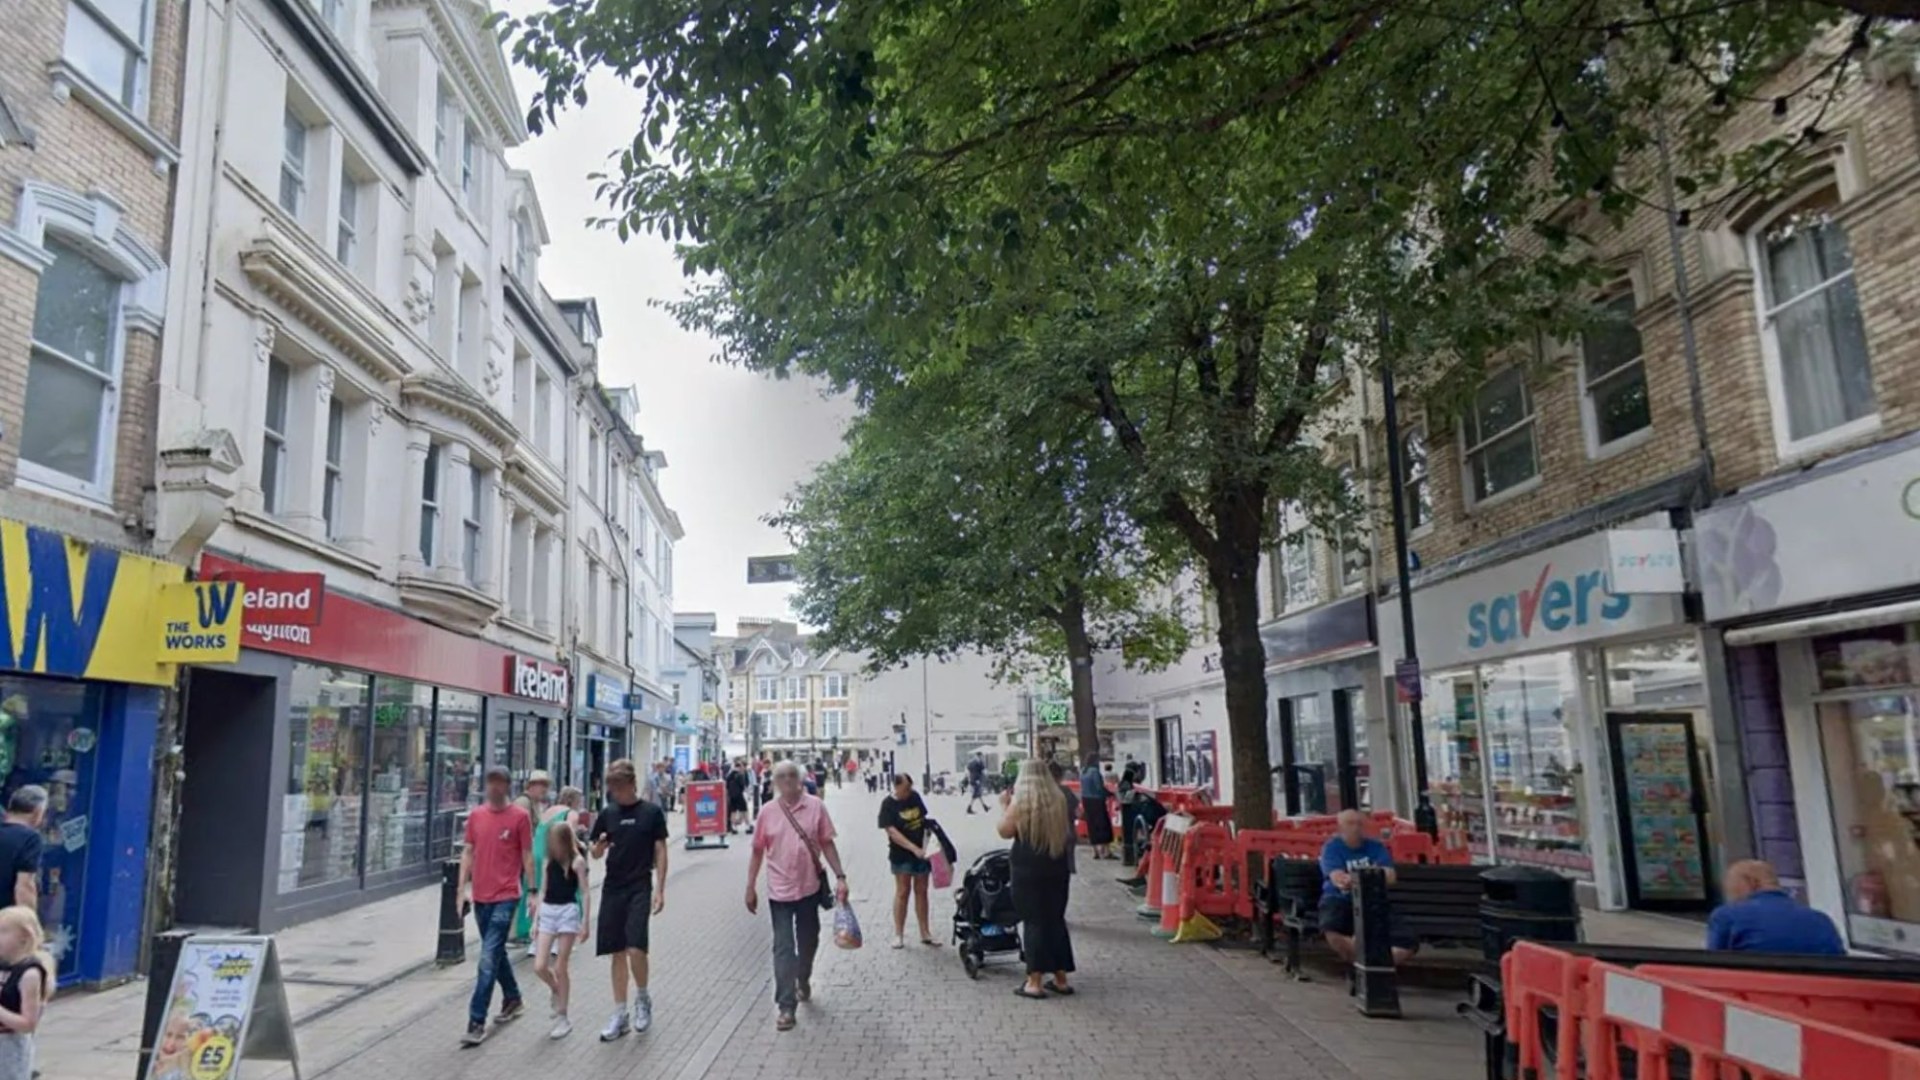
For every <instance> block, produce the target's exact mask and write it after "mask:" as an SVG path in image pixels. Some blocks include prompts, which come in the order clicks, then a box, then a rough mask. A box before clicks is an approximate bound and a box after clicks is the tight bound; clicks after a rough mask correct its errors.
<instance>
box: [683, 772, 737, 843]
mask: <svg viewBox="0 0 1920 1080" xmlns="http://www.w3.org/2000/svg"><path fill="white" fill-rule="evenodd" d="M725 835H727V785H726V784H724V783H722V782H720V781H718V780H694V781H691V782H689V783H688V784H687V838H688V839H689V840H691V839H692V838H694V837H696V836H725Z"/></svg>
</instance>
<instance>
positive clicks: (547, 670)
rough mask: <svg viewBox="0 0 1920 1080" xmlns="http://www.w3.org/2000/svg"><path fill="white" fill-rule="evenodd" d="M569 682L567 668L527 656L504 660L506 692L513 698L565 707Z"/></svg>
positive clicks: (569, 677) (570, 683) (570, 681)
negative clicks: (505, 663) (505, 665)
mask: <svg viewBox="0 0 1920 1080" xmlns="http://www.w3.org/2000/svg"><path fill="white" fill-rule="evenodd" d="M572 683H573V680H572V678H571V676H569V675H568V674H567V669H566V668H563V667H561V666H560V665H558V664H548V663H544V662H542V661H539V660H535V659H534V658H533V657H531V656H509V657H507V693H509V694H512V695H513V696H515V697H523V698H528V699H530V700H533V701H539V702H544V703H546V704H548V705H560V706H565V705H566V703H567V700H568V693H569V692H570V690H571V689H572ZM589 685H591V681H589Z"/></svg>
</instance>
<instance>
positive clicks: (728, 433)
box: [506, 0, 852, 631]
mask: <svg viewBox="0 0 1920 1080" xmlns="http://www.w3.org/2000/svg"><path fill="white" fill-rule="evenodd" d="M536 5H537V0H513V2H511V3H508V4H507V5H506V7H507V9H508V10H509V11H510V12H514V13H520V12H524V11H528V10H531V9H533V8H534V7H535V6H536ZM514 74H515V79H516V81H517V85H518V88H519V90H520V100H521V101H522V102H523V103H524V102H527V101H530V100H531V98H532V92H533V89H534V86H535V82H534V80H533V78H532V76H530V75H529V74H528V73H527V72H525V71H521V70H518V69H516V70H515V73H514ZM589 89H590V91H591V96H590V98H589V101H588V105H587V107H586V108H585V109H576V110H573V111H571V112H568V113H566V114H563V115H562V117H561V119H560V123H559V124H558V125H557V126H556V127H554V128H552V129H550V130H549V131H548V132H547V133H546V134H544V135H540V136H537V137H536V138H534V139H533V140H532V141H530V142H529V143H528V144H527V145H525V146H522V147H520V148H519V149H517V150H514V151H511V152H510V153H509V154H508V158H509V160H510V162H511V163H512V165H513V166H514V167H516V168H522V169H526V170H528V171H529V172H531V173H532V174H533V177H534V182H535V184H536V185H537V187H538V188H539V192H540V204H541V208H542V210H543V211H544V212H545V215H546V219H547V225H548V227H549V229H550V230H551V231H552V234H553V242H552V243H551V244H550V245H549V246H548V247H547V249H546V250H545V251H544V252H543V254H542V257H541V261H540V276H541V279H542V281H543V282H544V283H545V285H546V287H547V290H548V291H549V292H551V293H553V295H555V296H558V297H574V296H593V297H596V298H598V300H599V302H600V317H601V323H602V329H603V331H604V336H603V337H602V338H601V341H600V366H601V379H602V381H604V382H606V383H607V384H608V385H609V386H622V385H627V384H632V385H634V386H636V387H638V388H639V398H640V417H639V424H638V427H639V430H640V434H641V435H642V436H643V437H645V439H646V441H647V445H648V446H649V447H651V448H654V449H658V450H662V451H664V452H665V453H666V455H667V460H668V463H669V468H668V469H667V471H666V473H665V474H664V476H663V477H662V488H663V492H664V494H665V495H666V498H667V501H668V503H669V504H670V505H671V506H673V508H674V509H675V510H676V511H678V512H679V514H680V521H681V524H683V525H684V526H685V527H686V530H687V536H686V539H685V540H684V541H682V542H681V544H680V546H679V549H678V550H677V552H676V554H675V567H674V569H675V580H674V606H675V607H677V608H678V609H679V610H681V611H714V612H717V613H718V614H719V616H720V624H721V628H722V630H723V631H726V630H730V629H731V626H732V623H733V620H734V619H735V618H737V617H739V616H741V615H776V616H783V615H785V614H786V612H787V598H788V596H789V595H790V592H791V590H790V589H788V588H787V587H785V586H770V585H748V584H747V583H746V579H747V567H746V563H747V557H748V556H750V555H772V554H779V553H781V552H782V551H784V550H785V548H786V540H785V537H783V536H781V535H780V534H779V533H778V532H776V531H775V530H773V529H770V528H768V527H767V526H766V525H765V524H764V523H763V522H762V521H761V518H762V516H763V515H766V514H768V513H772V512H774V511H776V510H778V509H779V508H780V505H781V502H782V500H783V498H784V497H785V495H786V494H787V492H788V491H790V490H791V489H792V488H793V486H794V484H796V483H798V482H799V481H800V480H802V479H804V478H805V477H806V476H807V475H808V474H809V473H810V472H811V471H812V469H813V467H814V465H816V464H818V463H819V462H821V461H824V460H826V459H827V458H830V457H832V456H833V455H834V453H836V452H837V451H838V449H839V445H840V443H839V439H840V433H841V431H842V430H843V428H844V426H845V424H846V420H847V418H848V417H849V416H850V415H851V414H852V406H851V405H850V404H849V403H848V402H847V401H845V400H844V399H826V398H824V397H823V396H822V391H821V388H820V387H819V386H818V385H816V384H813V383H811V382H807V381H804V380H789V381H781V380H775V379H770V378H766V377H764V376H761V375H756V374H754V373H752V372H749V371H746V370H744V369H741V368H735V367H729V366H725V365H722V364H719V363H717V362H715V361H714V359H713V356H714V353H715V351H716V350H715V348H714V344H713V342H712V341H710V340H708V339H706V338H704V337H701V336H697V335H694V334H689V333H687V332H686V331H684V330H682V329H681V328H680V327H679V325H678V324H677V323H676V322H675V321H674V319H673V318H672V316H670V315H669V314H667V313H666V312H664V311H662V310H660V309H659V308H657V307H655V306H653V305H652V303H651V302H652V301H654V300H661V299H673V298H675V297H678V296H680V295H681V294H682V293H683V291H684V289H685V279H684V278H683V277H682V276H681V273H680V267H679V264H678V262H677V261H676V260H675V259H674V257H673V253H672V250H671V248H670V247H669V246H668V245H667V244H666V243H665V242H663V241H661V240H659V239H658V238H655V237H652V236H641V237H635V238H634V239H632V240H630V241H628V242H627V243H625V244H622V243H621V242H620V240H619V238H618V237H617V236H615V235H614V234H613V233H611V232H608V231H604V230H599V229H593V228H590V227H588V226H587V225H586V221H587V219H588V218H590V217H598V216H602V215H603V214H604V212H605V211H604V208H603V207H600V206H598V205H596V204H595V202H594V198H593V183H592V182H591V181H589V180H588V179H587V176H588V174H590V173H593V172H597V171H601V170H603V169H604V168H606V167H607V164H608V154H609V153H611V152H612V151H614V150H616V149H618V148H619V147H622V146H625V145H627V144H628V143H630V142H631V141H632V139H633V134H634V120H633V118H634V117H635V116H636V115H637V114H638V111H639V110H638V108H637V106H636V105H635V94H634V91H632V90H631V89H629V88H627V87H624V86H622V85H621V84H620V83H619V81H618V80H616V79H613V78H611V77H607V76H600V77H596V78H594V79H593V80H592V81H591V83H590V85H589Z"/></svg>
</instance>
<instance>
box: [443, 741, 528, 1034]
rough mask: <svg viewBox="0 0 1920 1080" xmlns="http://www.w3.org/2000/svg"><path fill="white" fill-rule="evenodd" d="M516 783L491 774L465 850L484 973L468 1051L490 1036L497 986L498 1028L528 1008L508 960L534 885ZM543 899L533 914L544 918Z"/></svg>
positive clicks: (466, 882)
mask: <svg viewBox="0 0 1920 1080" xmlns="http://www.w3.org/2000/svg"><path fill="white" fill-rule="evenodd" d="M511 783H512V779H511V777H510V776H509V774H508V773H507V770H506V769H504V768H501V767H500V766H498V765H495V766H493V767H492V768H490V769H488V770H487V781H486V784H487V801H486V802H484V803H482V804H480V805H479V806H476V807H474V808H473V810H472V812H471V813H469V814H468V815H467V834H466V844H465V845H464V846H463V847H462V848H461V849H460V906H461V907H462V908H463V909H464V908H468V907H471V908H472V909H473V921H474V923H475V924H476V925H477V927H478V929H479V931H480V971H479V978H478V979H477V980H476V981H475V983H474V987H473V1000H472V1001H471V1002H469V1003H468V1006H467V1033H466V1034H465V1035H463V1036H462V1037H461V1039H460V1044H461V1045H462V1046H478V1045H480V1043H481V1041H482V1040H484V1039H485V1038H486V1037H487V1006H488V1005H491V1004H492V1003H493V984H494V983H496V982H498V983H499V984H500V996H501V1001H500V1016H499V1018H498V1019H497V1020H496V1021H495V1023H498V1024H504V1023H507V1022H508V1021H510V1020H514V1019H517V1018H518V1017H519V1016H520V1014H521V1013H522V1012H525V1011H526V1007H525V1006H524V1005H522V1004H521V1001H520V984H519V983H517V982H515V981H514V978H513V964H512V963H511V962H509V961H508V959H507V932H508V931H510V930H512V929H513V911H514V909H515V908H517V907H519V906H520V882H521V881H523V880H525V881H532V880H533V819H532V818H530V817H528V816H527V812H526V811H525V810H522V809H521V808H520V807H518V806H515V805H513V804H512V803H509V802H508V801H507V789H508V787H509V786H510V785H511ZM538 902H539V901H538V894H536V895H535V898H534V900H533V903H534V904H535V905H536V907H535V909H534V910H533V911H532V914H533V915H534V916H536V917H537V916H538V914H539V912H538V909H537V905H538Z"/></svg>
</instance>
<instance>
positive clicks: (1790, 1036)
mask: <svg viewBox="0 0 1920 1080" xmlns="http://www.w3.org/2000/svg"><path fill="white" fill-rule="evenodd" d="M1741 974H1742V975H1745V976H1747V977H1751V973H1746V972H1743V973H1741ZM1778 977H1779V978H1782V979H1790V980H1794V981H1799V980H1798V979H1796V978H1795V977H1794V976H1787V975H1780V976H1778ZM1835 981H1843V980H1835ZM1868 985H1870V986H1871V985H1875V984H1871V983H1870V984H1868ZM1591 986H1592V991H1591V993H1590V995H1589V997H1590V1000H1591V1009H1590V1022H1589V1024H1588V1026H1587V1039H1588V1045H1587V1055H1586V1061H1587V1077H1588V1080H1618V1078H1620V1077H1621V1076H1622V1072H1623V1070H1622V1069H1621V1063H1620V1059H1621V1057H1622V1056H1627V1055H1630V1056H1632V1057H1633V1058H1634V1064H1635V1066H1636V1068H1635V1069H1634V1075H1635V1076H1637V1077H1639V1078H1640V1080H1663V1078H1665V1077H1667V1076H1668V1075H1670V1074H1669V1069H1668V1064H1669V1062H1670V1060H1672V1059H1673V1058H1674V1057H1684V1058H1687V1059H1689V1060H1690V1061H1691V1063H1692V1065H1693V1070H1692V1073H1693V1075H1694V1076H1697V1077H1734V1076H1740V1075H1743V1074H1744V1075H1745V1076H1746V1077H1749V1078H1750V1080H1812V1078H1825V1077H1835V1078H1840V1077H1844V1078H1845V1080H1913V1078H1914V1077H1920V1048H1917V1047H1911V1046H1902V1045H1901V1044H1899V1043H1896V1042H1894V1041H1892V1040H1890V1039H1883V1038H1879V1037H1877V1036H1875V1035H1872V1034H1868V1033H1865V1032H1861V1031H1856V1030H1853V1029H1851V1028H1849V1027H1844V1026H1841V1025H1839V1024H1833V1023H1826V1022H1823V1021H1820V1020H1814V1019H1809V1018H1807V1017H1804V1016H1799V1015H1795V1014H1794V1013H1791V1012H1788V1011H1786V1010H1783V1009H1776V1008H1770V1007H1767V1006H1765V1005H1758V1004H1754V1003H1751V1002H1744V1001H1741V1000H1739V999H1736V998H1733V997H1729V996H1727V995H1725V994H1717V993H1714V992H1712V991H1710V990H1703V989H1701V988H1699V987H1698V986H1690V985H1688V984H1686V983H1682V982H1679V981H1677V980H1674V979H1671V978H1660V977H1656V976H1653V975H1650V974H1648V973H1647V972H1646V970H1645V969H1641V970H1639V971H1631V970H1628V969H1627V968H1623V967H1617V966H1615V965H1613V964H1604V963H1601V964H1595V965H1594V966H1593V969H1592V971H1591ZM1570 1064H1571V1063H1570V1062H1567V1061H1566V1060H1565V1059H1562V1069H1563V1070H1564V1069H1566V1068H1567V1067H1568V1066H1569V1065H1570ZM1563 1075H1565V1073H1564V1072H1563Z"/></svg>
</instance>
